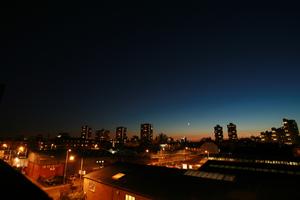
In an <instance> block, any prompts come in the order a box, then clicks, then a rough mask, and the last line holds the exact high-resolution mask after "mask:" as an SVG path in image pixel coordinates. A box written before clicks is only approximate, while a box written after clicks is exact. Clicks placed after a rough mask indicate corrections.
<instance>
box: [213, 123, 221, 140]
mask: <svg viewBox="0 0 300 200" xmlns="http://www.w3.org/2000/svg"><path fill="white" fill-rule="evenodd" d="M214 133H215V141H216V143H219V144H220V143H222V142H223V127H222V126H220V125H219V124H218V125H216V126H215V127H214Z"/></svg>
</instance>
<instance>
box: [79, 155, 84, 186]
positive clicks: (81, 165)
mask: <svg viewBox="0 0 300 200" xmlns="http://www.w3.org/2000/svg"><path fill="white" fill-rule="evenodd" d="M82 170H83V157H81V161H80V174H79V181H80V189H82V180H81V179H82V173H83V171H82Z"/></svg>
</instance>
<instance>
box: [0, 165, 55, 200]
mask: <svg viewBox="0 0 300 200" xmlns="http://www.w3.org/2000/svg"><path fill="white" fill-rule="evenodd" d="M0 199H26V200H27V199H28V200H31V199H32V200H33V199H38V200H50V199H51V198H50V197H49V196H48V195H47V194H46V193H45V192H44V191H42V190H41V189H40V188H38V187H37V186H36V185H34V184H33V183H31V182H30V181H29V180H28V179H27V178H26V177H24V176H23V175H22V174H21V173H19V172H18V171H16V170H14V169H13V168H11V167H10V166H9V165H8V164H7V163H5V162H4V161H2V160H0Z"/></svg>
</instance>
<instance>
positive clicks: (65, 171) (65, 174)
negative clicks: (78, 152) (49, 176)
mask: <svg viewBox="0 0 300 200" xmlns="http://www.w3.org/2000/svg"><path fill="white" fill-rule="evenodd" d="M69 152H71V149H68V150H67V154H66V161H65V170H64V180H63V181H64V184H65V183H66V177H67V165H68V159H69Z"/></svg>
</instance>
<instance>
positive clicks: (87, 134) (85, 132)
mask: <svg viewBox="0 0 300 200" xmlns="http://www.w3.org/2000/svg"><path fill="white" fill-rule="evenodd" d="M80 138H81V139H91V138H92V128H90V127H89V126H87V125H85V126H82V127H81V135H80Z"/></svg>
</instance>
